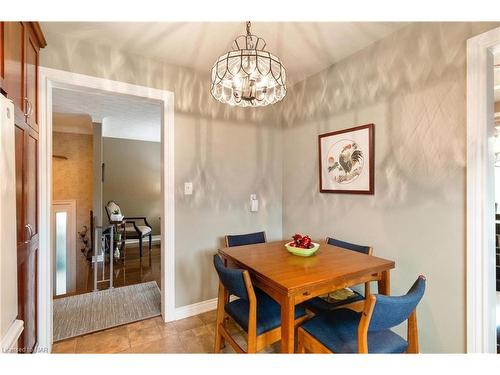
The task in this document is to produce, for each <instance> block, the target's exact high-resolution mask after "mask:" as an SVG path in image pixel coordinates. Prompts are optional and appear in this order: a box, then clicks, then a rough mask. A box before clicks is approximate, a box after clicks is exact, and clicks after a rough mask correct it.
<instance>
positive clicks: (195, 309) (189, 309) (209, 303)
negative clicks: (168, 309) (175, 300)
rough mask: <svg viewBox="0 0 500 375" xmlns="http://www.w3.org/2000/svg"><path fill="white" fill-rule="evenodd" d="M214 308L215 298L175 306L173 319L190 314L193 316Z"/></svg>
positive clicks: (186, 316)
mask: <svg viewBox="0 0 500 375" xmlns="http://www.w3.org/2000/svg"><path fill="white" fill-rule="evenodd" d="M216 308H217V298H212V299H207V300H206V301H201V302H198V303H193V304H192V305H186V306H182V307H177V308H176V309H175V320H178V319H184V318H189V317H190V316H195V315H198V314H202V313H204V312H207V311H212V310H215V309H216Z"/></svg>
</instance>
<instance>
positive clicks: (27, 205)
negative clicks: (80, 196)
mask: <svg viewBox="0 0 500 375" xmlns="http://www.w3.org/2000/svg"><path fill="white" fill-rule="evenodd" d="M15 147H16V209H17V272H18V319H20V320H22V321H24V331H23V333H22V334H21V337H20V338H19V342H18V347H19V350H20V351H21V352H26V353H31V352H32V351H33V350H35V349H36V344H37V318H38V317H37V291H38V285H37V280H38V273H37V271H38V191H37V182H38V181H37V179H38V133H36V132H35V131H33V130H32V129H31V128H30V127H29V126H27V125H26V124H24V123H19V122H18V121H16V126H15Z"/></svg>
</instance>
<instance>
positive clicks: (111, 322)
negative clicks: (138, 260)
mask: <svg viewBox="0 0 500 375" xmlns="http://www.w3.org/2000/svg"><path fill="white" fill-rule="evenodd" d="M160 309H161V296H160V289H159V288H158V285H157V284H156V282H155V281H150V282H147V283H142V284H136V285H128V286H123V287H120V288H114V289H106V290H102V291H99V292H91V293H85V294H80V295H77V296H71V297H64V298H60V299H56V300H54V341H59V340H64V339H68V338H70V337H75V336H81V335H85V334H87V333H91V332H95V331H100V330H103V329H107V328H111V327H116V326H119V325H122V324H127V323H132V322H135V321H138V320H143V319H147V318H152V317H155V316H158V315H160V311H161V310H160Z"/></svg>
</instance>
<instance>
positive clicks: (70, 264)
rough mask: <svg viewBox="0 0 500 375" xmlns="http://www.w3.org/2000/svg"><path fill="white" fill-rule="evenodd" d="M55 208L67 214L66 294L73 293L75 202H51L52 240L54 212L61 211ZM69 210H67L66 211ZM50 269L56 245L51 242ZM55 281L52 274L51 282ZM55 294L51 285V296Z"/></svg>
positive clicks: (54, 287) (74, 276)
mask: <svg viewBox="0 0 500 375" xmlns="http://www.w3.org/2000/svg"><path fill="white" fill-rule="evenodd" d="M57 207H63V208H66V210H64V212H67V214H68V216H67V218H68V221H67V224H66V226H67V227H69V231H68V233H67V237H66V245H67V248H66V253H67V254H69V257H67V261H66V265H67V267H66V269H67V271H66V272H67V276H66V288H67V289H66V294H69V293H73V292H74V291H75V288H76V240H77V238H78V236H77V234H76V200H74V199H64V200H53V201H52V205H51V216H50V222H51V224H50V225H51V231H50V235H51V236H52V238H55V234H56V222H55V219H56V217H55V216H56V215H55V214H56V212H61V211H62V209H61V210H58V209H57ZM67 208H69V210H68V209H67ZM51 250H52V254H51V256H52V257H53V258H52V267H54V266H55V264H56V259H55V258H56V245H55V241H52V247H51ZM55 279H56V273H55V272H52V282H53V283H54V280H55ZM55 292H56V286H55V285H54V284H53V285H52V293H53V294H52V295H53V296H55Z"/></svg>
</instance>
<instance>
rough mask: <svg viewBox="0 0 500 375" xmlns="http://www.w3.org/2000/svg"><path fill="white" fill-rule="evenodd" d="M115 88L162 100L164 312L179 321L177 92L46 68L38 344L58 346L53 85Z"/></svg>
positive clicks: (42, 80)
mask: <svg viewBox="0 0 500 375" xmlns="http://www.w3.org/2000/svg"><path fill="white" fill-rule="evenodd" d="M74 86H78V88H79V89H83V90H85V89H87V90H93V91H95V90H101V91H108V92H109V91H111V92H114V93H117V94H124V95H132V96H139V97H143V98H148V99H152V100H157V101H159V102H161V103H162V130H161V137H162V138H161V139H162V152H161V158H162V179H161V180H162V186H161V187H162V191H163V196H164V199H163V206H162V220H161V236H162V238H161V262H162V263H161V269H162V274H161V285H162V288H161V289H162V290H161V313H162V316H163V319H164V320H165V321H171V320H174V319H175V285H174V283H175V274H174V272H175V254H174V250H175V248H174V244H175V238H174V235H175V222H174V220H175V212H174V208H175V207H174V94H173V92H170V91H166V90H159V89H154V88H151V87H145V86H138V85H132V84H128V83H124V82H119V81H112V80H109V79H104V78H98V77H92V76H87V75H83V74H77V73H71V72H67V71H63V70H57V69H50V68H45V67H40V70H39V87H38V95H39V100H40V102H39V103H40V105H39V106H40V134H39V137H40V138H39V165H38V167H39V176H40V186H39V201H40V203H39V226H40V248H39V255H38V257H39V258H38V343H39V347H40V348H47V349H48V351H49V352H50V351H51V348H52V259H51V249H52V247H51V232H50V212H51V204H52V89H53V88H72V87H73V88H74Z"/></svg>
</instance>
